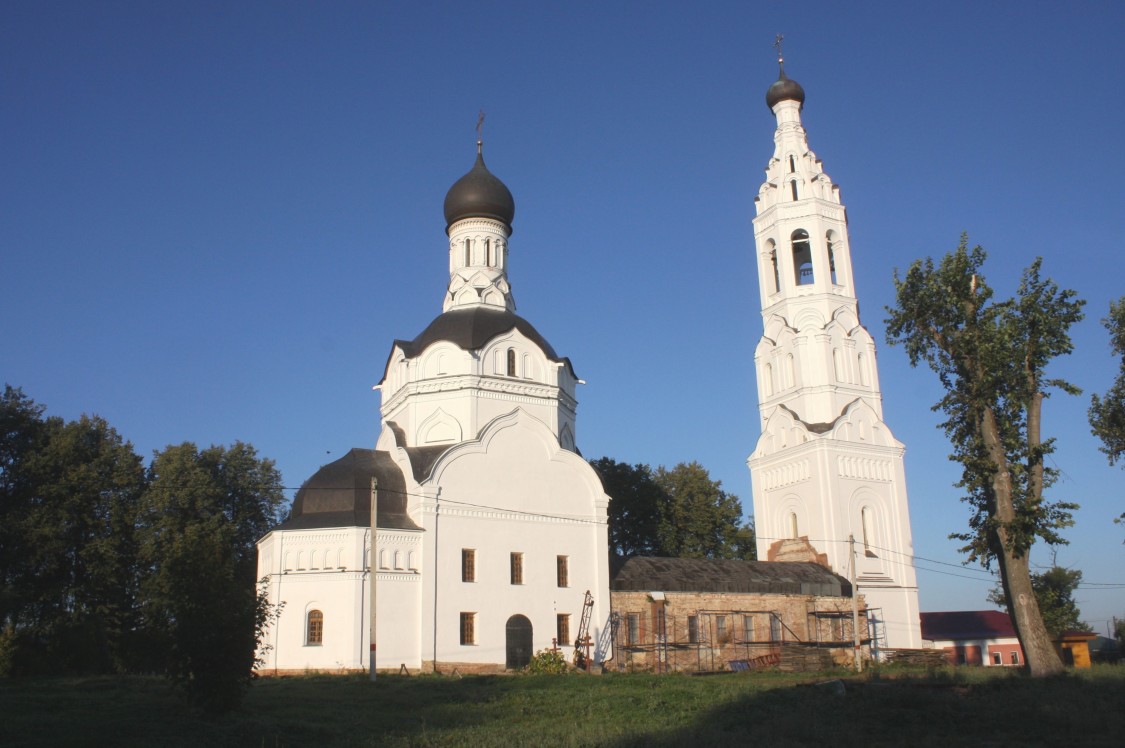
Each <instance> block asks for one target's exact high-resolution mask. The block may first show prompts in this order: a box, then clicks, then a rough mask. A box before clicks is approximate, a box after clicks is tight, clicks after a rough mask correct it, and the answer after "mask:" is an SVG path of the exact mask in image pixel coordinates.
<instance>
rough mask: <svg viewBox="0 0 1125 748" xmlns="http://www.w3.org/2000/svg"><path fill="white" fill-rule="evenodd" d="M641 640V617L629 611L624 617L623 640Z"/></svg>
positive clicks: (627, 641)
mask: <svg viewBox="0 0 1125 748" xmlns="http://www.w3.org/2000/svg"><path fill="white" fill-rule="evenodd" d="M640 641H641V617H640V616H639V615H638V614H636V613H629V614H628V615H627V616H626V617H625V642H626V643H627V644H639V643H640Z"/></svg>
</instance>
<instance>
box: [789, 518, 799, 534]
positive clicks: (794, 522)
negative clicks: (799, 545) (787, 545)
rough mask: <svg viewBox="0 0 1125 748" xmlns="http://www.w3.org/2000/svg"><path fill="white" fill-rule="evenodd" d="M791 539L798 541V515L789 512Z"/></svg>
mask: <svg viewBox="0 0 1125 748" xmlns="http://www.w3.org/2000/svg"><path fill="white" fill-rule="evenodd" d="M789 537H790V538H793V539H794V540H796V539H797V513H796V512H789Z"/></svg>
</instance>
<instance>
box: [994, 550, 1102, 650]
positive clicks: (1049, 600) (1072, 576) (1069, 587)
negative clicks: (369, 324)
mask: <svg viewBox="0 0 1125 748" xmlns="http://www.w3.org/2000/svg"><path fill="white" fill-rule="evenodd" d="M1081 582H1082V572H1080V571H1078V570H1076V569H1067V568H1064V567H1062V566H1058V565H1055V566H1052V567H1051V568H1049V569H1047V570H1046V571H1041V572H1033V573H1032V575H1031V586H1032V588H1033V589H1034V590H1035V600H1036V602H1037V603H1038V604H1039V612H1040V613H1041V614H1042V615H1043V624H1044V625H1045V626H1046V627H1047V633H1048V634H1050V635H1051V638H1052V639H1057V638H1058V637H1059V635H1061V634H1062V633H1063V632H1064V631H1091V630H1092V629H1091V628H1090V626H1089V625H1087V624H1086V623H1083V621H1082V613H1081V612H1080V611H1079V610H1078V603H1077V602H1075V600H1074V591H1075V590H1076V589H1078V585H1079V584H1080V583H1081ZM988 601H989V602H991V603H993V604H994V605H999V606H1000V607H1002V608H1005V609H1007V608H1008V603H1007V600H1005V598H1004V590H1003V589H1001V588H1000V587H995V588H993V590H992V591H991V592H989V593H988ZM1010 613H1011V611H1010V610H1009V614H1010Z"/></svg>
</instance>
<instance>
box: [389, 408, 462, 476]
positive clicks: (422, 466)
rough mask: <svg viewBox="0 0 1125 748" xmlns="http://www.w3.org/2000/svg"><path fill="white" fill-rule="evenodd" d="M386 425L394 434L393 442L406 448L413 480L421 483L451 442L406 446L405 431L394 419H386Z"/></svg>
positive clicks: (450, 445)
mask: <svg viewBox="0 0 1125 748" xmlns="http://www.w3.org/2000/svg"><path fill="white" fill-rule="evenodd" d="M387 426H388V428H390V430H391V431H392V432H394V435H395V443H396V444H397V445H398V446H400V447H402V448H403V449H405V450H406V455H407V457H409V458H410V470H411V472H413V473H414V481H415V482H416V483H421V482H422V481H424V480H426V478H429V477H430V471H431V470H433V468H434V463H435V462H437V459H438V458H439V457H441V456H442V455H443V454H445V452H446V450H448V449H449V448H450V447H452V446H453V445H452V444H435V445H433V446H431V447H406V446H403V445H405V444H406V432H405V431H403V430H402V427H401V426H399V425H398V424H397V423H395V422H394V421H387Z"/></svg>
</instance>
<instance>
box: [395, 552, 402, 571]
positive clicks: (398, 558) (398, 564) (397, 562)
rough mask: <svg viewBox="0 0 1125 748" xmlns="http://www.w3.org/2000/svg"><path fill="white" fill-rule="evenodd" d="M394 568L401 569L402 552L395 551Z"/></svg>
mask: <svg viewBox="0 0 1125 748" xmlns="http://www.w3.org/2000/svg"><path fill="white" fill-rule="evenodd" d="M395 568H396V569H401V568H402V551H395Z"/></svg>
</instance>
